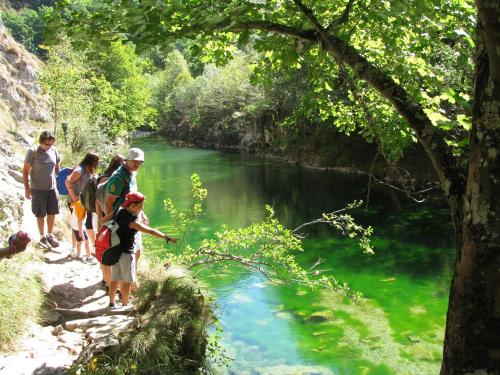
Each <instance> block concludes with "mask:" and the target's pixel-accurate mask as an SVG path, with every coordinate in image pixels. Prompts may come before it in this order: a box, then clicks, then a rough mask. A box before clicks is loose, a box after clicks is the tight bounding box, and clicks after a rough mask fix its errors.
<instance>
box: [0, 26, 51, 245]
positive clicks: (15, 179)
mask: <svg viewBox="0 0 500 375" xmlns="http://www.w3.org/2000/svg"><path fill="white" fill-rule="evenodd" d="M41 66H42V63H41V62H40V61H39V60H38V59H37V58H36V57H34V56H33V55H32V54H30V53H29V52H28V51H26V49H25V48H24V47H23V46H22V45H20V44H19V43H17V42H16V41H14V39H12V37H11V36H10V35H9V34H8V33H7V31H6V29H5V27H4V26H3V24H2V23H1V20H0V137H2V140H3V142H2V143H1V144H0V237H1V238H2V241H3V240H4V239H5V238H6V236H7V235H8V234H9V233H12V232H15V231H17V230H18V229H19V225H20V222H21V217H22V204H23V200H24V190H23V185H22V174H21V170H22V163H23V160H22V156H19V155H23V154H24V152H25V149H26V147H27V146H28V145H29V144H31V143H33V138H31V137H30V136H29V134H33V135H35V132H38V131H39V130H38V129H40V128H43V127H49V124H50V120H51V117H50V109H49V102H48V100H47V98H46V97H45V96H43V95H42V94H41V92H40V86H39V84H38V82H37V76H38V71H39V70H40V68H41Z"/></svg>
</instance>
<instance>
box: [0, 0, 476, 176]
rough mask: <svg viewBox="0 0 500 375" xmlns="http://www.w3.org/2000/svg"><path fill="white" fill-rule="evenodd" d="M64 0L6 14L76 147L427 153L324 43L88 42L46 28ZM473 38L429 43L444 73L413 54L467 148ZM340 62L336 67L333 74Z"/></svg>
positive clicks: (445, 123) (352, 158) (17, 5)
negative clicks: (266, 47) (134, 139)
mask: <svg viewBox="0 0 500 375" xmlns="http://www.w3.org/2000/svg"><path fill="white" fill-rule="evenodd" d="M55 3H56V2H55V1H53V0H39V1H36V0H33V1H11V2H10V7H8V8H7V9H5V10H4V11H2V19H3V22H4V24H5V26H6V27H7V28H8V29H9V30H10V32H11V34H12V35H13V37H14V38H15V39H16V40H17V41H18V42H20V43H22V44H23V45H24V46H25V47H26V48H27V49H28V50H29V51H30V52H32V53H34V54H36V55H37V56H38V57H39V58H40V59H42V60H43V61H44V62H45V64H46V65H45V69H44V71H43V72H42V73H41V75H40V81H41V84H42V88H43V89H44V90H45V91H46V92H47V93H49V95H50V98H51V104H52V109H53V114H54V121H55V128H56V131H57V132H58V135H59V136H60V137H61V139H62V138H64V139H65V142H66V144H68V145H69V146H70V147H71V151H72V152H73V153H82V152H84V151H85V150H88V149H90V148H92V149H99V150H105V153H107V154H110V153H112V152H113V149H114V147H115V146H116V142H117V140H120V139H123V138H126V137H127V136H128V134H131V132H132V131H134V130H137V129H141V130H155V131H158V132H160V133H163V134H165V135H167V136H168V138H169V139H170V140H177V141H183V142H185V143H189V144H195V145H198V146H202V147H210V148H237V149H243V150H246V151H250V152H257V153H266V154H271V155H275V156H279V157H284V158H286V159H289V160H294V161H297V160H298V161H303V162H305V163H306V164H309V165H316V166H321V167H329V166H352V167H354V168H357V169H361V170H365V171H367V170H369V169H370V166H371V162H372V159H373V158H374V157H375V156H376V155H377V157H378V155H381V157H379V158H378V159H379V162H381V161H383V160H385V161H388V162H389V164H390V165H392V163H393V162H396V161H398V160H400V159H401V158H403V157H404V156H405V152H406V156H407V159H408V163H407V165H411V164H412V163H414V162H415V161H417V163H416V164H419V163H420V161H421V160H422V159H423V158H422V152H421V151H420V149H419V148H418V147H415V137H414V135H412V132H411V131H409V129H407V128H405V127H404V126H403V127H401V126H397V127H395V126H393V125H394V124H401V123H402V119H401V118H400V117H399V115H398V114H397V113H396V112H395V111H394V110H392V109H391V108H390V106H389V105H388V104H387V103H385V101H384V100H383V99H381V98H380V97H378V96H377V95H376V94H375V93H374V92H373V90H371V89H370V88H369V87H368V86H367V85H366V84H363V83H362V82H360V81H358V80H356V79H355V78H354V76H353V75H352V74H351V73H349V71H348V70H346V69H345V68H341V69H340V70H338V71H337V68H334V67H333V65H325V64H324V62H323V61H322V60H320V59H318V58H317V57H318V56H317V55H318V54H321V51H312V50H311V52H310V53H307V54H304V55H303V57H302V58H301V59H297V55H298V54H300V53H301V51H302V50H305V49H306V48H308V46H307V45H303V44H301V43H297V45H295V46H294V49H285V50H282V51H279V52H278V51H276V52H274V53H273V52H272V51H271V52H265V53H262V52H258V51H257V50H256V48H254V47H258V44H259V43H261V42H262V41H260V40H259V38H258V37H256V36H250V35H246V36H245V37H244V38H242V39H241V40H238V39H237V40H235V41H234V43H232V44H230V46H229V47H226V48H225V49H221V48H220V45H218V44H217V43H216V42H212V44H210V43H208V44H207V45H205V46H204V47H203V48H200V46H199V43H198V41H196V40H193V39H188V38H180V39H176V40H175V41H172V42H168V43H166V44H165V43H162V44H161V45H160V44H158V45H157V46H155V47H152V48H148V49H143V48H141V49H139V48H138V47H137V46H136V45H135V44H134V42H133V40H132V41H127V42H126V43H125V42H123V41H121V40H119V41H115V42H111V43H103V42H102V41H100V40H87V41H86V42H84V43H82V40H72V39H71V37H69V36H67V35H64V34H63V33H58V34H55V35H54V34H52V35H49V33H47V30H46V29H47V27H46V23H47V22H48V20H49V19H51V17H52V16H53V13H54V5H55ZM95 6H96V3H94V2H93V1H91V0H79V1H74V2H72V3H71V8H72V9H73V11H76V12H79V13H85V12H88V13H90V12H92V8H93V7H95ZM4 8H5V7H4ZM465 34H466V31H463V32H457V34H456V35H454V36H450V37H449V38H446V39H443V40H442V42H441V43H440V44H439V48H438V47H433V49H432V50H431V51H430V52H431V53H432V56H431V58H432V59H433V60H435V61H436V62H437V66H438V67H439V70H434V71H425V69H426V68H425V64H424V62H423V61H422V60H421V59H419V58H418V56H415V57H414V62H413V65H414V68H415V69H416V70H419V69H420V70H419V72H421V73H422V77H423V78H425V79H428V80H434V81H439V82H440V85H441V86H444V87H446V91H445V92H444V93H437V92H430V91H429V92H424V94H425V95H426V96H427V97H428V106H429V111H432V112H433V116H434V120H435V123H436V125H437V126H439V127H441V128H443V129H445V130H446V131H447V132H448V135H449V137H448V138H449V142H450V143H453V144H454V146H455V148H456V149H457V150H458V151H457V152H460V150H461V149H464V148H466V147H467V145H466V140H464V137H463V134H464V132H466V131H467V129H468V127H470V118H469V116H470V114H469V113H468V108H469V109H470V105H468V104H467V102H468V99H469V98H470V92H471V87H472V73H473V72H472V69H471V66H472V65H471V64H470V58H467V57H466V53H468V52H470V48H472V45H469V44H468V43H469V41H468V39H467V38H466V37H465ZM457 44H459V45H460V48H459V49H457V48H455V47H456V45H457ZM75 46H76V47H77V48H75ZM214 51H215V53H213V52H214ZM288 60H291V61H292V62H293V63H292V64H288V63H287V61H288ZM334 70H335V71H336V72H335V73H336V74H335V75H331V74H325V73H331V72H334ZM464 103H465V104H467V105H465V106H464ZM436 108H439V110H437V111H436ZM63 123H64V124H67V130H66V132H65V133H63V129H62V127H61V125H62V124H63ZM405 129H407V130H405ZM82 132H83V136H81V135H82ZM344 134H347V135H348V136H350V137H346V136H345V135H344ZM358 134H359V136H358ZM118 142H119V141H118ZM367 155H368V156H369V157H368V158H367V157H366V156H367ZM383 165H384V166H385V163H384V164H383ZM426 169H427V170H428V168H426ZM379 170H380V168H379ZM413 172H414V173H415V174H416V175H417V176H418V175H419V174H418V171H413ZM421 177H422V178H423V179H429V174H425V173H424V174H421ZM430 179H433V175H432V174H431V175H430Z"/></svg>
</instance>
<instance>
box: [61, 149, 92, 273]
mask: <svg viewBox="0 0 500 375" xmlns="http://www.w3.org/2000/svg"><path fill="white" fill-rule="evenodd" d="M98 166H99V156H98V155H97V154H96V153H94V152H88V153H87V154H86V155H85V156H84V158H83V159H82V161H81V162H80V163H79V164H78V165H77V166H76V167H75V168H74V169H73V171H72V172H71V174H70V175H69V176H68V177H67V179H66V182H65V184H66V188H67V189H68V196H67V200H68V205H69V209H70V211H71V212H73V209H74V208H75V206H81V208H82V209H83V204H82V202H81V201H80V193H81V192H82V190H83V187H84V186H85V184H86V183H87V182H88V181H89V180H90V179H91V178H92V177H93V176H94V175H95V173H96V172H97V168H98ZM73 229H74V228H73ZM85 229H86V232H87V234H88V237H89V239H90V244H91V246H94V244H95V232H94V225H93V213H92V212H90V211H88V212H86V216H85ZM77 237H78V236H75V233H74V232H73V234H72V243H73V247H75V245H76V244H77V243H78V242H81V241H82V240H83V239H81V238H80V239H79V238H77ZM86 261H87V262H90V263H94V261H93V259H92V257H91V256H90V255H89V254H87V258H86Z"/></svg>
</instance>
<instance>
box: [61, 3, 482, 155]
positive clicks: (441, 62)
mask: <svg viewBox="0 0 500 375" xmlns="http://www.w3.org/2000/svg"><path fill="white" fill-rule="evenodd" d="M69 3H70V2H69ZM297 4H301V2H300V1H294V2H285V3H283V2H281V1H278V0H272V1H266V2H261V1H251V2H243V1H233V2H231V4H226V3H224V4H223V3H221V2H213V3H210V4H206V3H205V2H203V1H200V0H191V1H189V2H187V3H186V4H185V5H183V6H180V5H178V4H177V3H175V2H173V3H171V2H167V3H155V2H152V1H145V2H140V3H138V2H131V1H129V2H125V4H123V5H124V6H122V7H120V9H119V10H118V9H117V8H115V7H113V2H112V1H110V0H109V1H105V2H103V4H102V8H101V9H102V10H101V11H97V12H96V13H95V14H94V16H93V21H92V22H90V23H87V22H85V23H80V22H76V23H73V22H72V21H71V20H61V19H58V20H56V21H54V24H55V25H66V26H67V27H71V28H72V32H73V33H75V35H78V36H79V37H82V38H85V37H88V36H89V35H90V36H94V35H97V34H96V33H99V34H98V35H99V38H101V39H113V38H119V37H123V38H127V37H129V38H131V39H133V40H134V42H136V43H140V44H144V45H148V44H149V45H151V44H156V45H158V44H162V45H168V44H169V43H170V42H172V41H173V40H175V39H177V38H179V37H190V38H192V40H193V41H196V43H194V44H192V45H191V48H190V51H191V52H196V53H198V54H200V55H201V56H202V58H204V59H205V61H210V60H212V61H218V62H227V61H228V60H229V59H231V58H232V57H233V55H234V52H235V51H236V48H235V44H236V43H238V44H239V45H240V46H241V45H244V44H246V43H252V45H253V48H255V49H256V50H257V51H259V52H262V53H263V54H264V60H263V63H262V65H261V66H262V68H263V69H266V70H267V71H269V70H271V71H280V70H281V71H283V72H285V73H288V74H293V71H301V70H302V69H303V67H307V69H308V72H307V74H308V82H309V85H311V90H308V91H307V95H306V96H304V97H303V100H302V103H301V107H300V113H303V114H305V115H306V116H307V117H308V118H309V119H313V120H318V119H320V120H321V121H323V122H324V121H328V122H332V123H334V124H335V125H336V126H338V127H339V128H340V129H341V130H344V131H346V132H352V131H355V130H356V131H361V133H362V134H364V135H365V137H367V138H368V139H376V140H377V141H378V142H380V144H381V149H382V151H383V152H384V154H386V155H387V156H389V157H392V158H394V157H397V156H398V154H399V153H400V151H397V150H398V149H401V146H400V145H401V144H405V143H408V142H409V141H411V139H412V138H413V137H414V136H415V134H414V133H413V131H411V130H410V128H409V126H408V124H407V123H406V122H405V121H404V120H403V119H402V118H401V117H400V115H399V114H398V113H396V111H395V109H394V107H393V105H392V104H389V103H387V101H386V99H385V98H384V97H383V96H382V95H381V94H383V93H381V91H380V90H379V89H378V90H377V91H375V90H373V89H372V88H369V87H368V86H367V85H366V84H365V83H362V82H361V81H359V79H358V78H356V77H355V76H354V75H353V74H352V73H350V72H348V71H346V69H345V66H344V63H342V62H340V61H338V59H333V58H332V55H331V53H329V52H328V51H327V50H326V48H324V46H323V45H320V44H319V43H317V42H316V41H317V36H314V35H313V34H314V33H315V30H314V28H315V25H314V24H313V21H311V17H309V16H310V14H312V15H313V16H314V17H315V18H316V19H317V22H318V23H319V25H320V26H321V27H323V28H325V29H326V31H327V32H328V34H329V35H333V36H334V37H335V38H339V40H341V41H342V42H344V43H347V44H349V45H350V46H352V47H353V48H355V49H356V51H357V53H359V54H360V55H361V56H364V57H366V59H367V60H368V62H371V63H373V64H375V65H376V66H377V68H380V69H381V70H382V71H383V72H384V73H385V74H387V75H388V76H390V77H392V78H393V79H394V80H395V81H396V82H397V83H398V84H400V85H401V86H402V87H403V88H404V89H405V90H406V91H407V92H408V93H409V94H410V95H412V96H413V97H414V98H415V99H416V100H417V101H418V102H419V103H420V104H421V105H422V107H423V108H424V109H425V111H426V113H427V115H428V116H429V119H430V120H431V121H432V123H433V124H434V126H435V127H436V128H439V129H441V130H443V131H446V132H447V134H448V135H447V141H448V143H449V144H450V145H451V146H452V147H454V148H455V151H456V152H457V153H459V152H460V151H461V150H463V147H464V146H466V140H465V138H466V137H464V135H465V132H464V130H467V129H468V127H470V121H471V120H470V104H469V102H470V98H471V92H472V71H471V66H472V62H471V56H472V49H473V47H474V46H473V42H472V39H471V35H472V33H473V30H474V24H475V18H474V7H473V5H472V2H471V1H456V0H447V1H426V2H424V1H421V0H412V1H393V2H391V1H378V0H377V1H375V0H373V1H369V2H367V3H359V2H354V3H353V4H351V2H349V3H348V2H347V1H343V2H342V4H337V3H325V2H320V1H313V2H308V3H307V6H308V8H307V10H308V11H310V14H309V13H306V12H304V11H303V9H301V8H300V7H299V6H298V5H297ZM430 10H432V13H430ZM152 14H154V15H155V16H154V17H152V16H151V15H152ZM76 18H78V15H76ZM382 25H383V26H384V27H382ZM75 26H76V27H75ZM111 26H112V27H111ZM153 41H154V43H153ZM351 68H352V67H351ZM384 96H385V95H384ZM394 125H396V126H394Z"/></svg>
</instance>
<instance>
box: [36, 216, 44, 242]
mask: <svg viewBox="0 0 500 375" xmlns="http://www.w3.org/2000/svg"><path fill="white" fill-rule="evenodd" d="M36 225H37V226H38V232H39V233H40V238H42V237H43V236H44V235H45V229H44V227H45V218H44V217H37V218H36Z"/></svg>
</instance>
